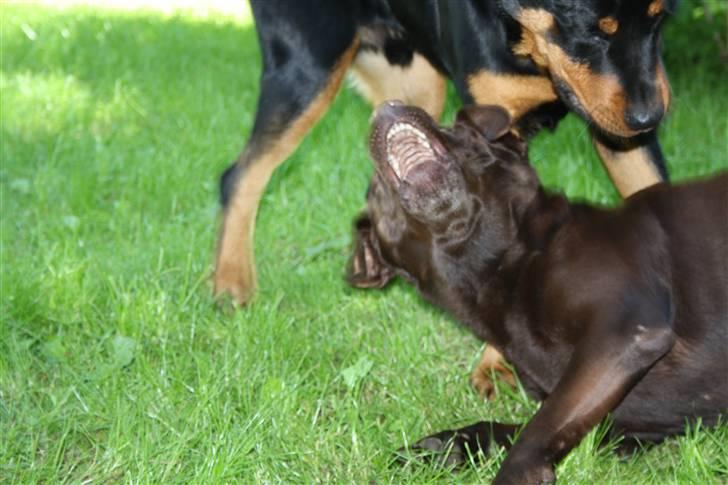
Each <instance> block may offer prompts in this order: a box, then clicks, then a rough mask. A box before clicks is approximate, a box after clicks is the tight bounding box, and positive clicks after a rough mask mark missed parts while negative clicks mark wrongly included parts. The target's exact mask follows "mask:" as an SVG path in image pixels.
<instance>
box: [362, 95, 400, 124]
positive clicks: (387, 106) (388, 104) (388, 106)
mask: <svg viewBox="0 0 728 485" xmlns="http://www.w3.org/2000/svg"><path fill="white" fill-rule="evenodd" d="M398 106H404V103H403V102H402V101H400V100H398V99H391V100H389V101H385V102H383V103H382V104H380V105H379V106H377V107H376V109H375V110H374V111H373V112H372V115H371V116H370V117H369V122H370V123H371V122H372V121H374V118H376V117H377V116H380V115H382V114H386V113H387V112H388V111H391V110H393V109H394V108H397V107H398Z"/></svg>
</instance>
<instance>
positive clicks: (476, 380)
mask: <svg viewBox="0 0 728 485" xmlns="http://www.w3.org/2000/svg"><path fill="white" fill-rule="evenodd" d="M505 364H506V362H505V359H504V358H503V355H501V353H500V352H498V350H496V348H495V347H493V346H491V345H489V346H488V347H486V349H485V351H483V355H482V356H481V357H480V362H478V365H477V366H475V369H473V372H472V373H471V374H470V384H471V385H472V386H473V387H474V388H475V390H477V391H478V394H479V395H480V396H481V397H483V398H486V399H488V400H493V399H495V381H494V380H493V376H495V375H497V376H498V377H499V378H500V379H502V380H504V381H505V382H507V383H508V385H510V386H515V385H516V377H515V376H514V375H513V372H511V370H510V369H508V367H506V365H505Z"/></svg>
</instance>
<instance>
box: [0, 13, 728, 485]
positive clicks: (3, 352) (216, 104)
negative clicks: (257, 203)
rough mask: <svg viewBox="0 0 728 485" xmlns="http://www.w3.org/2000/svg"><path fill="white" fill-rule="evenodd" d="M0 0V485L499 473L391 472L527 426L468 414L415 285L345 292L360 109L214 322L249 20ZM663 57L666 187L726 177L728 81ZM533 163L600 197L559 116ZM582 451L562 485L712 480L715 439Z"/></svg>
mask: <svg viewBox="0 0 728 485" xmlns="http://www.w3.org/2000/svg"><path fill="white" fill-rule="evenodd" d="M1 8H2V10H0V14H1V16H2V24H1V26H2V39H1V42H2V70H1V72H0V89H1V94H2V99H1V102H2V108H1V109H2V113H1V117H0V121H1V123H2V146H1V148H0V150H1V151H0V153H1V156H2V166H1V167H0V187H1V189H2V194H1V202H2V220H1V226H0V230H1V231H2V246H1V248H0V264H1V265H2V272H1V275H0V285H1V293H2V294H1V299H0V305H1V306H0V312H1V317H2V318H1V320H0V335H1V336H2V337H1V338H0V430H2V431H0V482H2V483H32V482H84V481H87V480H91V481H94V482H112V481H113V482H117V481H124V482H132V481H133V482H155V483H170V482H181V483H190V482H194V483H214V482H226V481H233V480H240V481H242V482H247V483H252V482H261V481H267V482H294V483H295V482H299V483H301V482H303V483H305V482H313V481H320V482H341V483H351V482H358V483H364V482H369V481H376V482H378V483H387V482H402V481H405V482H407V481H409V482H412V483H425V482H431V481H437V480H440V481H442V482H445V483H451V482H463V483H472V482H481V481H487V480H489V479H491V478H492V477H493V475H494V473H495V471H496V470H497V466H498V463H499V462H500V460H501V459H502V456H497V457H495V458H494V459H491V460H489V461H488V462H487V463H486V464H485V465H484V466H481V467H472V468H469V469H467V470H466V471H464V472H462V473H459V474H456V475H452V474H450V473H449V472H443V471H441V470H437V469H434V468H430V467H426V466H414V465H409V466H406V467H404V468H401V467H396V466H391V463H390V462H391V458H392V453H393V451H394V450H395V449H396V448H398V447H399V446H401V445H403V444H404V443H406V442H408V441H411V440H413V439H416V438H418V437H421V436H423V435H424V434H427V433H429V432H432V431H434V430H438V429H441V428H445V427H452V426H455V425H460V424H465V423H468V422H471V421H475V420H479V419H484V418H487V419H500V420H505V421H510V420H514V419H526V418H527V417H528V416H529V415H530V414H531V413H532V412H533V411H534V409H535V408H536V403H535V402H533V401H531V400H529V399H527V398H526V397H525V396H524V394H523V393H522V392H520V391H516V392H510V391H508V390H506V389H502V390H501V395H500V397H499V399H498V400H497V401H495V402H493V403H483V402H482V401H480V400H479V399H478V398H477V396H476V395H475V393H474V392H473V391H472V390H471V389H470V388H469V385H468V375H469V371H470V369H471V367H472V365H473V364H474V363H475V362H476V361H477V359H478V356H479V351H480V343H479V342H478V341H476V339H474V338H473V337H472V336H471V335H470V334H469V333H468V332H467V331H465V330H464V329H462V328H460V327H459V326H457V325H456V324H455V323H454V322H453V321H452V320H451V319H450V318H448V317H447V316H445V315H443V314H442V313H441V312H439V311H437V310H435V309H433V308H432V307H430V306H428V305H427V304H425V303H423V302H422V300H421V299H420V298H418V297H417V295H416V294H415V292H414V291H413V290H412V289H411V288H409V287H407V286H406V285H404V284H402V283H397V284H395V285H394V286H393V287H392V288H390V289H388V290H386V291H372V292H363V291H354V290H352V289H349V288H348V287H347V286H346V285H345V284H344V282H343V280H342V275H343V271H344V267H345V264H346V258H347V255H348V250H349V249H348V245H349V242H350V224H351V220H352V218H353V217H354V216H355V214H356V213H357V212H358V210H359V209H361V207H362V206H363V201H364V197H363V196H364V191H365V189H366V185H367V181H368V177H369V175H370V173H371V166H370V163H369V161H368V159H367V154H366V149H365V148H366V136H367V131H368V127H367V119H368V116H369V112H370V109H369V107H368V106H367V105H366V104H365V103H364V102H363V101H362V100H361V99H360V98H359V97H358V96H357V95H355V94H354V93H353V92H352V91H351V90H350V89H348V88H347V89H344V90H343V91H342V93H341V94H340V95H339V97H338V98H337V101H336V103H335V104H334V106H333V107H332V109H331V110H330V112H329V114H328V115H327V117H326V118H325V120H324V122H322V123H321V124H320V125H318V127H317V128H316V129H315V130H314V132H313V133H312V135H311V136H309V137H308V138H307V139H306V141H305V142H304V143H303V144H302V145H301V147H300V149H299V150H298V151H297V152H296V154H295V155H294V156H293V157H292V158H291V159H290V160H289V161H288V162H287V163H286V164H285V165H284V166H282V167H281V169H280V170H279V171H278V172H277V173H276V174H275V176H274V178H273V181H272V183H271V184H270V186H269V190H268V191H267V193H266V195H265V198H264V200H263V203H262V206H261V210H260V213H259V224H258V230H257V242H256V243H257V244H256V245H257V254H258V263H259V271H260V285H261V291H260V293H259V295H258V298H257V299H256V300H255V302H254V303H253V304H252V305H251V306H250V307H249V308H246V309H244V310H242V311H240V312H237V313H235V314H228V313H225V312H221V311H219V310H217V309H216V307H215V306H214V305H213V302H212V299H211V297H210V284H209V277H210V274H211V269H212V253H213V248H214V244H215V237H216V233H217V223H218V220H217V214H218V205H217V177H218V175H219V174H220V173H221V172H222V170H223V169H224V168H225V167H226V166H227V164H228V163H229V162H230V161H231V160H232V159H233V158H234V157H235V156H236V155H237V153H238V151H239V149H240V148H241V147H242V145H243V143H244V140H245V136H246V134H247V133H248V131H249V129H250V126H251V122H252V119H253V114H254V113H253V109H254V106H255V100H256V93H257V79H258V75H259V69H260V66H259V54H258V50H257V44H256V40H255V33H254V30H253V29H252V27H251V26H250V25H246V24H244V23H242V22H241V21H239V20H236V21H233V20H230V19H225V18H221V17H219V18H216V17H211V18H207V19H204V20H203V19H199V18H194V17H192V16H189V15H186V14H179V15H175V16H161V15H158V14H154V13H149V12H147V13H137V14H134V13H120V12H111V11H103V10H89V9H71V10H63V11H60V10H52V9H46V8H42V7H31V6H7V5H3V6H2V7H1ZM666 44H667V66H668V72H670V74H671V79H672V82H673V90H674V94H675V102H674V106H673V110H672V113H671V114H670V116H669V119H668V120H667V122H666V123H665V124H664V126H663V128H662V129H661V136H662V140H663V143H664V150H665V154H666V156H667V159H668V160H669V164H670V169H671V171H672V174H673V177H674V179H676V180H680V179H684V178H688V177H693V176H699V175H705V174H709V173H712V172H716V171H718V170H720V169H725V168H727V167H728V156H727V155H726V139H727V135H728V120H727V117H726V113H728V95H727V94H726V89H725V76H726V69H725V66H724V65H721V64H720V63H719V62H718V61H717V60H716V59H717V55H716V48H715V45H714V44H713V43H712V40H711V37H710V36H709V35H707V36H706V35H705V34H704V33H703V31H702V30H701V25H700V24H695V25H691V23H690V21H689V19H688V18H682V19H681V20H680V21H678V22H674V23H673V25H672V26H671V28H670V30H669V32H668V36H667V41H666ZM671 45H675V46H677V47H676V49H677V50H675V51H672V50H671V48H670V46H671ZM456 105H457V103H456V101H455V100H454V98H453V97H452V96H451V99H450V102H449V109H448V113H447V119H451V117H452V114H453V111H454V109H455V107H456ZM531 152H532V156H533V162H534V164H535V165H536V166H537V168H538V170H539V172H540V174H541V176H542V177H543V180H544V182H545V184H546V185H548V186H550V187H560V188H563V189H564V190H566V192H567V193H568V194H569V195H572V196H576V197H583V198H587V199H589V200H592V201H595V202H600V203H614V202H615V201H616V196H615V192H614V190H613V188H612V187H611V185H610V183H609V182H608V180H607V178H606V177H605V175H604V172H603V169H602V168H601V166H600V164H599V163H598V161H597V159H596V157H595V155H594V153H593V150H592V149H591V147H590V142H589V139H588V135H587V133H586V131H585V128H584V125H583V124H581V123H580V122H579V121H578V120H575V119H568V120H566V121H565V122H564V123H562V124H561V126H560V127H559V129H558V131H557V132H556V134H554V135H550V134H545V135H541V136H539V137H538V138H537V139H536V140H535V142H534V143H533V145H532V149H531ZM680 398H681V396H675V399H680ZM596 442H597V436H596V434H595V433H592V434H591V435H590V436H589V438H588V439H586V440H585V441H584V442H583V443H582V445H581V446H580V447H579V448H578V449H577V450H575V451H574V452H573V453H572V454H570V455H569V456H568V457H567V458H566V460H565V461H564V462H563V463H562V464H561V465H560V466H559V469H558V474H559V476H560V477H561V479H562V480H561V483H569V484H572V483H575V484H581V483H583V484H592V483H600V484H601V483H615V484H616V483H654V484H666V483H695V484H706V483H716V482H725V481H726V480H728V427H727V426H723V427H721V428H718V429H714V430H710V431H707V430H702V429H700V430H693V431H690V432H689V433H688V434H687V435H686V436H684V437H680V438H676V439H671V440H668V442H667V443H665V444H664V445H662V446H659V447H656V448H654V449H651V450H649V451H645V452H643V453H640V454H638V455H637V456H635V457H632V458H629V459H619V458H618V457H616V456H615V455H614V454H612V453H609V452H608V450H605V449H599V448H598V447H597V446H596V445H595V443H596Z"/></svg>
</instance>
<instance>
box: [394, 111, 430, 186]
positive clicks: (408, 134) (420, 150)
mask: <svg viewBox="0 0 728 485" xmlns="http://www.w3.org/2000/svg"><path fill="white" fill-rule="evenodd" d="M385 144H386V148H385V151H386V160H387V163H388V164H389V167H390V168H391V169H392V170H393V171H394V173H395V175H396V176H397V178H398V179H399V180H400V181H402V180H404V179H406V178H407V175H408V174H409V173H411V172H412V171H413V170H414V169H415V168H416V167H418V166H420V165H422V164H423V163H428V162H435V161H437V154H436V152H435V149H434V148H433V146H432V145H431V143H430V140H429V139H428V138H427V135H425V133H424V132H422V131H421V130H419V129H418V128H417V127H415V126H414V125H412V124H410V123H407V122H403V121H398V122H395V123H393V124H392V126H391V127H390V128H389V130H388V131H387V134H386V137H385Z"/></svg>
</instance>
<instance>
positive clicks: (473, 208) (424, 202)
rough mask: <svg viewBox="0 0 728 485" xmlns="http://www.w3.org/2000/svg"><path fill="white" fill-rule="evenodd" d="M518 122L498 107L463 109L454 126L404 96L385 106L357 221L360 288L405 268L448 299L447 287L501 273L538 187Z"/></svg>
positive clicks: (356, 281)
mask: <svg viewBox="0 0 728 485" xmlns="http://www.w3.org/2000/svg"><path fill="white" fill-rule="evenodd" d="M510 123H511V120H510V118H509V116H508V114H507V113H506V112H505V111H504V110H503V109H501V108H499V107H495V106H472V107H468V108H465V109H463V110H461V111H460V112H459V113H458V115H457V119H456V121H455V124H454V126H453V127H452V128H451V129H444V128H440V127H439V126H438V125H437V124H436V123H435V122H434V121H433V120H432V118H431V117H430V116H429V115H427V113H425V112H424V111H423V110H421V109H419V108H415V107H409V106H404V105H402V104H401V103H397V102H388V103H385V104H384V105H382V106H381V107H380V108H379V109H378V110H377V112H376V115H375V118H374V122H373V132H372V135H371V139H370V151H371V156H372V159H373V160H374V165H375V168H376V170H375V173H374V176H373V180H372V183H371V185H370V187H369V192H368V194H367V210H368V212H367V214H365V215H364V216H362V217H360V219H359V220H358V221H357V223H356V227H355V230H356V235H355V238H356V246H355V252H354V255H353V257H352V260H351V264H350V268H349V276H348V279H349V282H350V283H351V284H352V285H354V286H357V287H382V286H384V285H386V284H387V282H388V281H389V280H390V279H391V278H392V277H393V276H395V275H396V274H399V275H402V276H404V277H405V278H406V279H408V280H409V281H411V282H414V283H415V284H416V285H417V286H418V287H419V289H420V290H422V291H423V293H425V295H426V296H430V297H436V296H437V295H439V296H440V298H437V299H438V300H439V302H440V303H443V302H442V298H441V297H442V296H445V295H443V292H444V293H447V292H448V291H449V290H448V288H453V289H454V288H458V287H459V285H462V284H467V283H465V282H466V281H474V280H475V279H478V278H481V277H486V276H487V273H488V272H490V271H493V270H494V266H497V265H498V261H499V260H500V259H501V258H502V256H503V254H504V253H505V251H506V250H507V249H508V248H509V247H510V246H511V245H512V244H513V242H514V240H515V239H516V237H517V234H518V226H519V223H520V221H521V219H522V218H523V215H524V213H525V211H526V210H527V208H528V206H529V204H530V202H531V200H533V198H534V197H536V195H537V194H538V193H539V191H540V189H539V182H538V179H537V177H536V174H535V172H534V170H533V169H532V168H531V166H530V165H529V164H528V161H527V158H526V145H525V143H524V142H523V141H522V140H520V139H519V138H517V137H516V136H514V135H513V134H511V133H510V132H509V129H510ZM463 261H466V263H465V264H463ZM472 276H475V279H473V278H472ZM459 290H462V287H460V288H459Z"/></svg>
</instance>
